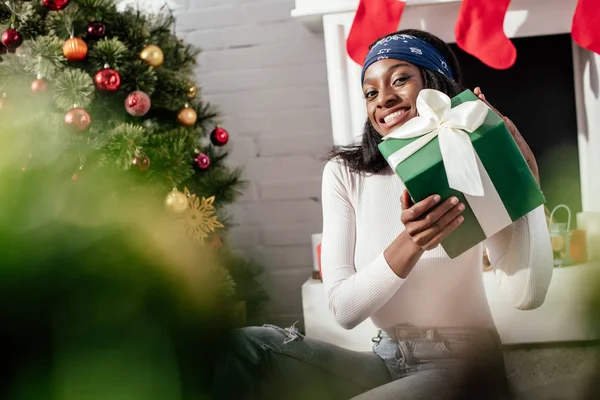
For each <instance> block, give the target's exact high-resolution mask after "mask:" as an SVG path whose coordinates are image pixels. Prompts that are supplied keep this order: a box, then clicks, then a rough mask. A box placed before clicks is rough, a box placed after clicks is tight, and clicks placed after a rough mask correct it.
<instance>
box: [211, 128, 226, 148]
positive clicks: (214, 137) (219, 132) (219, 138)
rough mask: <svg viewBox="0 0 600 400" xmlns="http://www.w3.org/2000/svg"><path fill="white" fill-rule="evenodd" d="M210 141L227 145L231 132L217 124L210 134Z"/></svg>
mask: <svg viewBox="0 0 600 400" xmlns="http://www.w3.org/2000/svg"><path fill="white" fill-rule="evenodd" d="M210 141H211V142H212V144H213V145H215V146H225V145H226V144H227V142H228V141H229V132H227V131H226V130H225V129H223V128H221V127H220V126H217V127H216V128H215V129H214V130H213V131H212V132H211V134H210Z"/></svg>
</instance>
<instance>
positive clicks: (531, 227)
mask: <svg viewBox="0 0 600 400" xmlns="http://www.w3.org/2000/svg"><path fill="white" fill-rule="evenodd" d="M485 245H486V247H487V250H488V255H489V259H490V262H491V264H492V266H493V267H494V274H495V275H496V279H497V281H498V283H499V285H500V289H501V290H502V291H503V292H504V293H505V295H506V296H507V298H508V300H509V301H510V302H511V303H512V304H513V305H514V307H516V308H518V309H520V310H531V309H534V308H537V307H539V306H541V305H542V304H543V303H544V300H545V298H546V293H547V292H548V286H550V280H551V279H552V270H553V258H552V247H551V245H550V236H549V234H548V227H547V224H546V215H545V213H544V207H543V206H540V207H538V208H536V209H535V210H533V211H532V212H530V213H529V214H527V215H526V216H525V217H523V218H521V219H519V220H518V221H516V222H515V223H513V224H512V225H511V226H509V227H507V228H505V229H504V230H502V231H500V232H498V233H497V234H495V235H494V236H492V237H490V238H488V239H487V240H486V242H485Z"/></svg>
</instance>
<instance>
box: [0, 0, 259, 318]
mask: <svg viewBox="0 0 600 400" xmlns="http://www.w3.org/2000/svg"><path fill="white" fill-rule="evenodd" d="M174 23H175V20H174V18H173V17H172V15H171V14H170V13H160V14H158V15H145V14H144V13H143V12H141V11H140V10H137V9H134V8H127V9H125V10H121V9H119V8H118V7H117V4H116V2H115V1H114V0H42V1H41V2H40V1H19V0H8V1H5V2H3V3H2V4H0V32H2V45H1V48H0V53H1V58H2V62H1V63H0V94H1V95H2V98H1V99H0V113H4V115H5V116H6V115H10V116H11V118H10V120H9V121H10V123H11V125H13V126H15V127H17V126H18V127H20V129H31V127H29V128H28V127H27V125H26V124H27V123H34V122H36V121H43V122H44V123H43V127H42V128H40V127H39V125H36V127H35V129H36V130H38V135H37V139H36V140H35V141H33V142H31V143H30V144H29V145H28V146H29V147H28V148H27V149H23V151H22V152H21V154H20V157H21V158H22V164H23V167H22V168H23V169H26V168H27V167H28V166H29V165H32V164H35V163H36V162H39V161H40V160H47V158H48V157H58V154H63V153H69V154H75V155H76V156H75V157H72V165H68V166H63V167H64V168H65V172H64V173H65V174H68V175H69V178H70V179H71V180H73V181H75V182H77V181H81V180H86V179H91V177H92V176H94V174H95V173H97V172H99V171H102V173H105V174H113V175H115V176H116V175H118V174H122V175H123V176H126V177H127V179H128V181H129V182H130V183H131V184H130V185H129V187H128V188H127V189H123V190H124V191H125V192H126V193H120V194H119V196H127V195H135V194H136V193H139V191H140V190H146V191H147V192H148V193H151V194H150V195H148V196H147V199H146V201H148V202H151V203H158V202H164V203H165V207H166V209H167V210H168V211H169V212H170V213H171V215H172V218H174V219H176V220H178V221H179V222H180V224H181V227H182V228H183V229H185V230H186V231H187V233H188V234H189V236H190V237H192V238H193V239H194V240H196V241H197V243H198V245H199V246H207V245H210V246H212V247H213V248H220V250H219V251H218V257H220V263H221V264H222V265H225V267H226V268H227V270H228V271H229V273H230V277H231V278H233V281H234V282H235V283H236V286H237V288H238V290H237V291H236V294H235V295H234V299H237V300H240V301H242V302H244V303H245V305H246V307H247V313H248V318H249V322H251V323H252V322H257V321H259V319H260V318H261V316H262V305H263V304H264V302H265V301H266V299H267V296H266V294H265V292H264V290H263V289H262V287H261V286H260V284H258V283H257V281H256V278H257V276H258V274H259V273H260V268H259V267H258V266H257V265H256V264H255V263H253V262H252V261H249V260H245V259H243V258H241V257H239V256H236V255H234V254H233V253H231V252H230V251H229V250H228V246H227V241H226V235H224V233H225V232H226V229H227V227H228V226H229V225H230V224H231V221H230V220H229V218H228V217H227V216H226V215H225V212H224V206H226V205H228V204H230V203H232V202H234V201H235V200H236V199H237V198H238V196H239V195H240V188H241V186H243V184H244V182H243V178H242V172H241V170H240V169H236V168H230V167H228V166H227V165H226V164H225V158H226V156H227V152H226V147H225V145H226V144H227V143H228V140H229V134H228V132H227V131H226V130H225V129H223V128H222V127H220V126H218V125H217V120H218V113H217V112H216V110H214V108H212V107H211V105H210V104H207V103H205V102H203V101H202V99H201V93H200V86H199V85H198V83H197V82H196V81H195V79H194V73H193V68H194V66H195V63H196V56H197V55H198V53H199V49H197V48H194V47H193V46H191V45H188V44H185V43H183V42H182V41H181V40H180V39H178V38H177V36H176V35H175V33H174ZM15 110H18V111H25V112H24V113H22V114H19V113H15ZM18 115H24V117H23V119H24V121H18V120H16V118H17V116H18ZM56 132H60V134H56ZM17 154H18V152H16V150H15V154H14V156H15V157H16V156H17Z"/></svg>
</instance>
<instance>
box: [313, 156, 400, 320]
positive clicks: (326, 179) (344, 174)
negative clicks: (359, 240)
mask: <svg viewBox="0 0 600 400" xmlns="http://www.w3.org/2000/svg"><path fill="white" fill-rule="evenodd" d="M348 174H349V172H348V171H347V170H344V167H343V166H341V165H340V164H338V163H337V162H335V161H330V162H329V163H327V165H326V166H325V170H324V172H323V187H322V203H323V237H322V247H321V266H322V273H323V284H324V286H325V289H326V291H327V297H328V300H329V309H330V311H331V312H332V313H333V315H334V316H335V319H336V321H337V322H338V324H340V325H341V326H342V327H344V328H345V329H352V328H354V327H355V326H357V325H358V324H360V323H361V322H363V321H364V320H366V319H367V318H369V317H370V316H371V315H373V314H374V313H375V312H376V311H377V310H379V309H380V308H381V307H382V306H383V305H384V304H385V303H387V302H388V301H389V300H390V298H391V297H392V296H393V295H394V293H395V292H396V291H397V290H398V289H399V288H400V286H401V285H402V283H403V282H404V279H401V278H400V277H398V276H397V275H396V274H395V273H394V272H393V271H392V269H391V268H390V266H389V265H388V263H387V261H386V260H385V257H384V255H383V252H382V253H381V254H379V255H378V256H377V257H376V258H375V259H374V260H373V261H371V262H370V263H369V264H368V265H365V266H364V267H362V268H359V270H358V272H357V269H356V268H355V265H354V251H355V240H356V223H355V221H356V219H355V210H354V207H353V205H352V202H351V201H350V196H349V193H350V192H351V191H352V189H351V183H350V179H349V176H348Z"/></svg>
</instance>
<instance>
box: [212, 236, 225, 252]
mask: <svg viewBox="0 0 600 400" xmlns="http://www.w3.org/2000/svg"><path fill="white" fill-rule="evenodd" d="M210 245H211V246H212V247H214V248H215V249H217V250H221V249H222V248H223V238H222V237H221V235H216V234H215V235H213V237H212V240H211V241H210Z"/></svg>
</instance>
